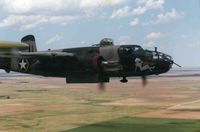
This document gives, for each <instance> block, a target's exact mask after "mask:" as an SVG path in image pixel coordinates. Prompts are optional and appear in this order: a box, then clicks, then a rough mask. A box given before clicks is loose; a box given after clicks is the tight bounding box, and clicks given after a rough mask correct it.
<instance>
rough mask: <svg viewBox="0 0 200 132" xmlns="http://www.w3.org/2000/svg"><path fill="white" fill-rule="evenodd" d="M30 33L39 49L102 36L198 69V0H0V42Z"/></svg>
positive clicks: (72, 44) (89, 42) (75, 44)
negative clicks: (151, 50) (169, 56)
mask: <svg viewBox="0 0 200 132" xmlns="http://www.w3.org/2000/svg"><path fill="white" fill-rule="evenodd" d="M27 34H33V35H34V36H35V37H36V42H37V46H38V49H39V50H47V49H60V48H70V47H84V46H90V45H92V44H94V43H99V41H100V40H101V39H102V38H112V39H113V40H114V42H115V44H116V45H117V44H138V45H141V46H142V47H143V48H144V49H154V47H158V50H159V51H161V52H164V53H167V54H170V55H171V56H172V57H173V58H174V61H175V62H176V63H178V64H180V65H182V66H183V67H200V0H190V1H188V0H0V40H9V41H20V40H21V38H22V37H23V36H25V35H27Z"/></svg>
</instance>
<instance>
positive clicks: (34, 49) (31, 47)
mask: <svg viewBox="0 0 200 132" xmlns="http://www.w3.org/2000/svg"><path fill="white" fill-rule="evenodd" d="M21 42H22V43H26V44H28V45H29V49H28V52H37V46H36V42H35V37H34V36H33V35H27V36H25V37H23V38H22V39H21Z"/></svg>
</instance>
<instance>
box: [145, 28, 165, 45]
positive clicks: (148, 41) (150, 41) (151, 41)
mask: <svg viewBox="0 0 200 132" xmlns="http://www.w3.org/2000/svg"><path fill="white" fill-rule="evenodd" d="M161 37H163V35H162V33H161V32H151V33H149V34H148V35H147V36H146V38H145V42H144V47H145V48H147V47H152V46H155V45H156V41H157V40H159V39H160V38H161Z"/></svg>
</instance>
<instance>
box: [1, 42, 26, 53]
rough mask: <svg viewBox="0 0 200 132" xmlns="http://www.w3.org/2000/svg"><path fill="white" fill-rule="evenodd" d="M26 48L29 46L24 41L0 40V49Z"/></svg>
mask: <svg viewBox="0 0 200 132" xmlns="http://www.w3.org/2000/svg"><path fill="white" fill-rule="evenodd" d="M28 48H29V46H28V45H27V44H25V43H19V42H9V41H0V51H6V50H15V49H16V50H25V49H28Z"/></svg>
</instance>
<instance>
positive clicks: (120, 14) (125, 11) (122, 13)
mask: <svg viewBox="0 0 200 132" xmlns="http://www.w3.org/2000/svg"><path fill="white" fill-rule="evenodd" d="M129 11H130V7H128V6H125V7H123V8H120V9H117V10H114V11H113V13H112V15H111V16H110V18H111V19H113V18H121V17H125V16H128V15H129Z"/></svg>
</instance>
